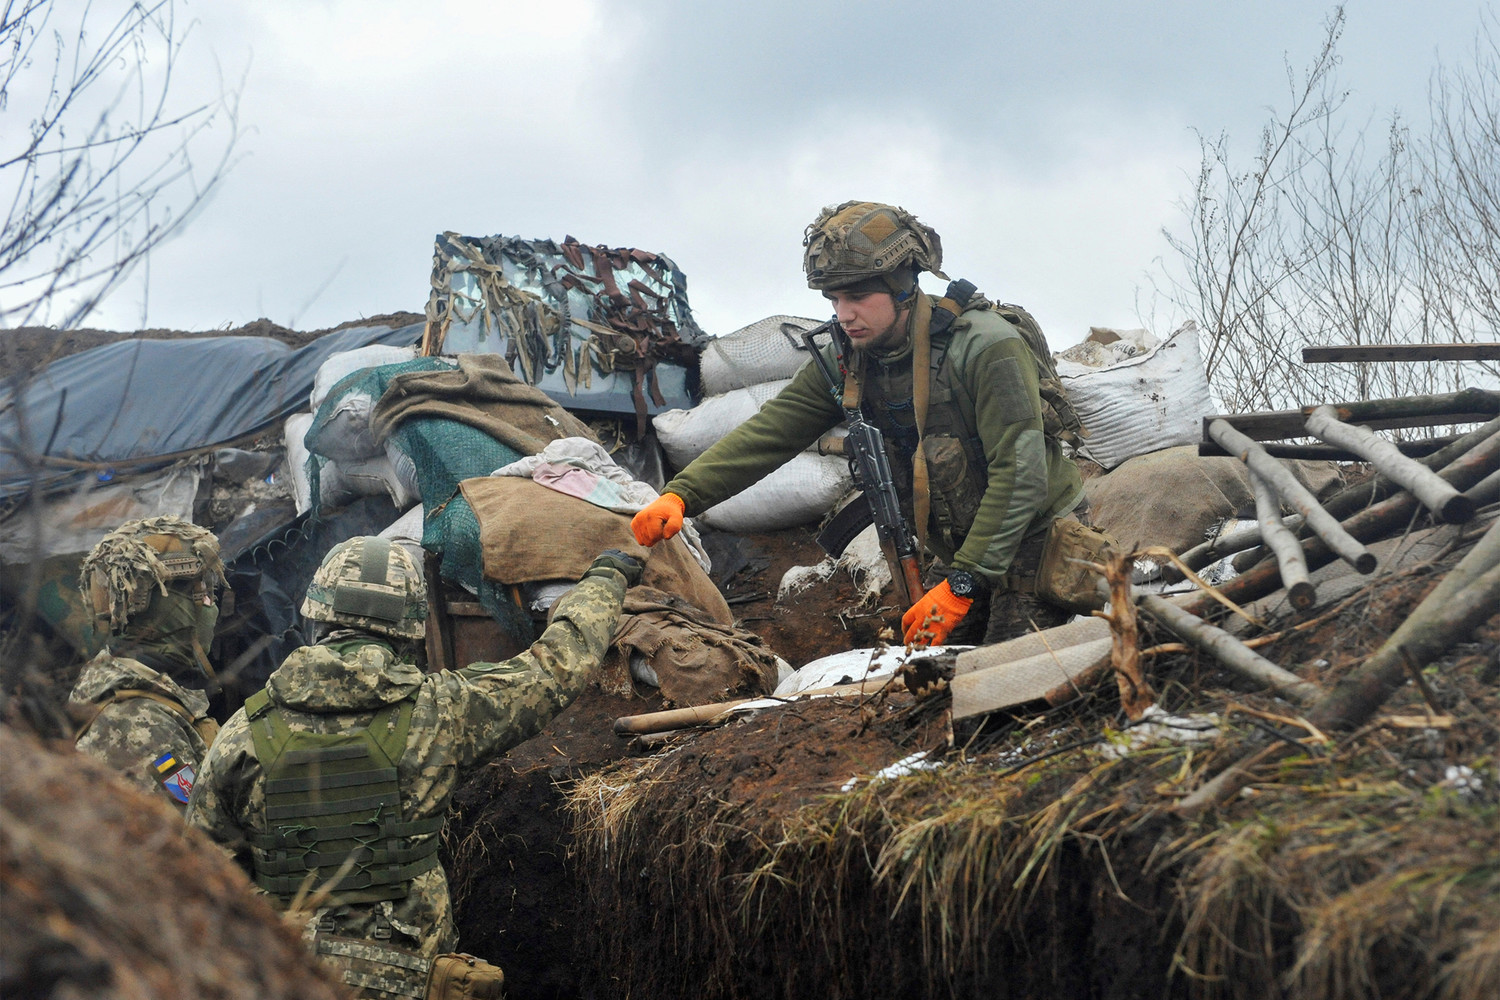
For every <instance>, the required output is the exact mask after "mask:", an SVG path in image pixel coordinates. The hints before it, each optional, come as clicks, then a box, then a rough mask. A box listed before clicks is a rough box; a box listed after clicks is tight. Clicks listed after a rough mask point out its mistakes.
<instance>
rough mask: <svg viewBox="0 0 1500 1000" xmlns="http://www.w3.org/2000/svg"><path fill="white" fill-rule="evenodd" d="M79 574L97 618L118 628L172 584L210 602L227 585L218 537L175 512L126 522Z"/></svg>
mask: <svg viewBox="0 0 1500 1000" xmlns="http://www.w3.org/2000/svg"><path fill="white" fill-rule="evenodd" d="M78 579H79V583H80V584H81V585H82V589H83V590H84V591H85V593H86V594H87V595H88V600H89V605H90V606H91V607H92V608H93V611H94V615H95V617H97V618H99V619H101V620H102V619H106V618H107V619H108V625H109V630H110V631H111V632H119V631H121V630H123V629H124V628H125V626H126V625H127V624H128V623H129V621H130V619H131V617H132V616H136V615H140V614H141V613H142V612H144V611H145V610H146V609H147V608H148V607H150V605H151V598H152V595H153V594H155V593H158V592H159V593H161V594H163V595H165V594H166V593H167V592H168V588H169V587H170V588H175V589H178V590H181V591H184V592H185V593H188V594H189V595H190V596H192V597H194V598H199V599H204V600H205V601H211V599H212V596H213V591H214V590H215V589H216V588H218V587H221V586H223V585H224V583H225V580H224V563H223V561H222V560H221V559H220V558H219V540H218V538H216V537H215V536H214V533H213V532H211V531H209V530H208V529H207V528H201V527H199V526H198V525H196V524H194V523H192V522H191V521H186V520H184V519H182V518H180V517H176V516H174V515H170V514H168V515H164V516H162V517H148V518H144V519H142V520H138V521H126V522H125V523H124V524H122V525H120V526H119V527H118V528H116V529H115V530H114V531H111V532H110V533H109V534H107V535H105V536H104V538H102V539H101V540H100V541H99V544H97V545H95V546H94V548H93V550H92V551H90V552H89V554H88V555H87V556H85V557H84V560H83V562H82V564H80V566H79V568H78Z"/></svg>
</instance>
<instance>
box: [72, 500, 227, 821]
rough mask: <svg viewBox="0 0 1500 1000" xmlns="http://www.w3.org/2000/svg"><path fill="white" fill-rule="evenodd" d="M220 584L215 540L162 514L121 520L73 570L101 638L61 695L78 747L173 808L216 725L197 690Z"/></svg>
mask: <svg viewBox="0 0 1500 1000" xmlns="http://www.w3.org/2000/svg"><path fill="white" fill-rule="evenodd" d="M223 583H224V564H223V562H222V561H221V560H220V558H219V540H218V539H217V538H215V537H214V535H213V533H212V532H210V531H208V530H207V529H206V528H200V527H199V526H197V525H195V524H193V523H192V522H190V521H185V520H183V519H182V518H179V517H175V516H170V515H169V516H164V517H152V518H145V519H143V520H136V521H127V522H125V523H124V524H122V525H120V527H118V528H116V529H115V530H114V531H112V532H110V533H109V534H108V535H106V536H104V538H103V539H101V540H100V541H99V544H97V545H95V546H94V548H93V550H92V551H90V552H89V554H88V555H87V556H86V557H85V558H84V560H83V562H82V563H81V564H80V566H79V584H80V589H81V590H82V591H83V593H84V594H85V595H86V597H87V599H88V601H89V604H90V606H91V608H92V610H93V612H94V615H95V617H96V620H97V622H98V624H99V625H100V626H101V627H102V628H103V629H105V630H106V631H107V632H108V633H109V635H110V638H109V645H108V646H107V647H106V648H105V649H104V650H102V651H101V652H100V653H99V654H98V655H97V656H95V657H94V659H92V660H91V661H89V662H88V663H87V664H86V665H85V666H84V668H83V672H82V673H81V674H80V676H79V678H78V682H77V684H76V685H75V686H74V688H73V691H72V693H71V694H70V695H69V698H68V711H69V714H70V715H72V716H73V718H74V719H76V720H77V721H78V722H79V723H80V725H81V730H80V732H79V734H78V737H77V746H78V749H79V750H80V751H82V752H83V753H86V754H88V755H89V756H91V757H95V758H97V759H98V760H100V761H103V762H104V763H105V764H108V765H109V766H110V767H113V768H115V769H116V770H117V771H119V772H120V773H122V774H123V775H124V776H125V777H126V779H127V780H129V781H130V782H131V783H133V784H135V785H137V786H138V787H140V788H143V789H145V790H147V791H151V792H153V793H154V794H157V795H166V796H167V797H168V798H169V799H170V800H171V801H172V803H173V804H174V805H176V806H177V807H178V808H179V809H182V808H185V807H186V806H187V802H188V798H189V795H190V793H191V792H192V789H193V782H194V780H195V778H196V775H197V773H198V771H199V769H200V767H201V765H202V761H203V758H204V756H205V755H206V753H207V751H208V745H209V744H210V743H212V742H213V738H214V733H215V732H216V731H217V729H218V726H217V724H216V723H215V722H214V720H213V719H211V718H209V716H208V696H207V695H206V694H205V693H204V692H203V691H201V690H198V688H200V687H202V686H203V685H205V684H207V683H208V682H209V679H210V678H212V677H213V668H212V667H211V666H210V664H209V662H208V656H207V652H206V651H207V649H208V647H209V646H210V645H211V644H212V642H213V634H214V625H215V623H216V622H217V620H218V613H219V612H218V607H217V605H216V604H215V602H214V592H215V590H216V589H217V588H218V587H219V586H221V585H222V584H223Z"/></svg>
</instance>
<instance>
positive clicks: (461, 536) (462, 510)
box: [306, 358, 536, 645]
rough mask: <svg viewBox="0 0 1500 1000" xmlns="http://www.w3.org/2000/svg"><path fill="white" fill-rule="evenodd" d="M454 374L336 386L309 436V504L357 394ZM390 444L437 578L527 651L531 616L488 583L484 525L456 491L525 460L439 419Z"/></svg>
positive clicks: (419, 368)
mask: <svg viewBox="0 0 1500 1000" xmlns="http://www.w3.org/2000/svg"><path fill="white" fill-rule="evenodd" d="M452 367H453V362H452V361H450V360H446V359H443V358H417V359H416V360H414V361H405V362H401V363H400V364H394V365H382V366H381V367H378V368H366V369H363V370H361V371H358V372H356V373H354V374H353V375H350V376H348V377H347V378H345V379H343V380H342V381H340V382H339V383H338V384H337V385H335V386H334V387H333V389H332V390H331V391H330V392H329V394H328V397H327V399H325V400H324V401H323V405H322V406H320V407H319V408H318V412H317V414H316V416H315V417H314V419H313V423H312V426H311V427H310V428H308V431H307V439H306V440H307V446H308V451H309V456H308V467H307V472H308V480H309V482H310V483H311V492H312V496H313V497H315V498H316V497H317V496H318V493H319V475H320V471H321V469H322V468H323V466H324V465H326V464H327V462H328V459H327V458H325V457H324V456H323V455H320V454H318V451H319V447H320V442H321V438H322V436H323V435H324V434H326V433H327V432H328V428H329V425H330V424H331V422H332V420H333V418H334V415H335V413H336V412H337V409H338V404H339V402H340V401H341V400H343V399H344V398H345V397H347V396H349V395H351V394H353V393H363V394H366V395H368V396H369V397H370V398H371V399H372V400H379V399H380V398H381V397H382V396H383V395H385V390H386V389H387V388H388V387H389V386H390V384H391V382H392V380H394V379H395V378H396V377H397V376H400V375H404V374H406V373H408V372H435V371H446V370H449V369H451V368H452ZM391 441H392V442H393V443H394V444H395V446H396V447H397V448H398V449H399V450H400V451H401V453H402V454H404V455H406V457H407V458H409V459H411V460H412V462H413V463H414V465H415V466H416V475H417V485H418V487H419V489H420V492H421V495H422V504H423V507H424V508H425V509H426V511H427V512H428V513H427V519H426V524H425V526H424V528H423V534H422V547H423V548H425V549H426V550H427V551H428V552H432V553H434V554H435V555H437V556H438V557H439V560H440V561H439V564H438V572H439V575H440V576H441V577H442V578H443V579H444V580H449V581H452V582H454V583H457V584H459V585H461V586H463V587H465V588H466V589H468V590H470V591H472V592H474V593H476V594H477V595H478V596H479V603H480V604H481V605H482V606H483V607H484V609H485V611H487V612H489V614H490V616H491V617H493V618H494V619H495V621H497V622H498V623H499V624H500V626H501V627H502V628H504V629H505V630H506V631H507V632H508V633H509V634H510V635H511V636H513V637H514V638H515V639H516V640H517V641H518V642H520V643H522V644H523V645H524V644H527V643H530V642H531V641H532V640H533V639H534V638H535V637H536V636H535V629H534V628H533V626H532V622H531V618H530V616H529V615H527V614H526V613H525V611H524V610H523V609H522V608H521V607H520V606H519V605H517V604H516V602H515V600H514V599H513V598H511V596H510V595H509V594H508V593H506V591H505V589H504V588H502V587H500V586H499V585H497V584H495V583H493V582H491V581H489V580H486V579H484V575H483V572H482V570H481V567H482V565H483V559H482V558H481V547H480V543H479V522H478V521H477V520H475V518H474V512H473V510H471V509H470V508H469V504H468V501H466V500H465V499H464V498H463V495H462V494H461V493H459V490H458V484H459V483H460V482H462V481H463V480H465V479H469V478H471V477H473V476H487V475H489V474H490V473H491V472H493V471H494V470H495V469H498V468H500V466H502V465H509V464H510V463H511V462H514V461H516V460H517V459H519V458H521V454H520V452H518V451H516V450H515V449H514V448H510V447H507V446H506V445H503V444H501V443H500V442H498V441H496V440H495V439H494V438H492V437H490V436H489V435H488V434H486V433H485V432H484V431H482V430H479V429H478V428H477V427H472V426H469V425H468V424H464V423H460V422H458V421H456V420H441V419H436V418H416V419H411V420H406V421H403V422H402V423H401V424H400V425H399V426H397V427H396V429H395V430H394V431H392V432H391Z"/></svg>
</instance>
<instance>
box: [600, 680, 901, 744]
mask: <svg viewBox="0 0 1500 1000" xmlns="http://www.w3.org/2000/svg"><path fill="white" fill-rule="evenodd" d="M888 687H890V688H894V689H895V690H899V691H905V690H906V684H905V683H904V682H903V681H901V680H900V678H899V676H898V675H894V674H892V675H886V676H881V677H877V678H874V679H872V680H868V681H854V682H853V683H850V684H835V685H833V686H831V687H821V688H812V689H810V690H807V691H797V692H795V693H794V694H790V695H787V696H786V698H784V699H782V700H783V701H786V702H792V701H796V700H798V699H801V698H814V697H830V698H848V697H851V696H857V695H870V696H874V695H877V694H879V693H880V692H882V691H884V690H885V689H886V688H888ZM767 697H768V696H767V695H760V696H758V697H755V698H736V699H734V700H733V701H718V702H713V703H712V704H708V705H690V706H688V707H687V708H671V709H667V710H666V711H664V712H645V713H642V714H641V715H625V716H621V717H620V718H618V719H616V720H615V723H614V730H615V732H616V733H617V734H619V735H621V736H640V735H643V734H646V733H662V732H667V731H668V730H672V729H686V728H688V727H689V726H698V725H702V724H703V723H705V722H712V721H713V720H714V719H717V718H718V717H719V716H721V715H723V714H724V713H725V712H727V711H729V710H730V709H732V708H739V707H740V706H741V705H748V704H749V703H750V702H752V701H765V700H766V699H767Z"/></svg>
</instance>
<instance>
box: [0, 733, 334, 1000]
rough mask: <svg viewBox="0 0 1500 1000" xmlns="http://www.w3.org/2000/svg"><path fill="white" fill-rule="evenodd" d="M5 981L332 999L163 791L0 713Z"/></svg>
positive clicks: (59, 990) (27, 985)
mask: <svg viewBox="0 0 1500 1000" xmlns="http://www.w3.org/2000/svg"><path fill="white" fill-rule="evenodd" d="M0 759H3V760H4V761H5V771H4V775H5V777H4V783H5V787H4V797H3V801H0V926H3V927H4V928H5V931H4V933H3V934H0V995H3V996H6V997H49V996H51V997H68V998H72V1000H84V998H92V997H97V998H100V1000H103V998H110V1000H174V998H182V1000H189V998H194V1000H196V998H200V997H216V998H222V1000H238V998H242V1000H281V998H288V1000H290V998H298V1000H324V998H326V1000H336V998H338V997H342V996H344V995H345V994H344V993H343V991H342V990H341V988H340V987H338V986H336V985H335V984H334V982H333V981H332V979H331V978H329V976H328V974H327V973H325V972H324V971H323V970H322V969H321V968H320V967H319V966H317V965H316V963H315V960H314V959H313V957H312V956H311V955H310V954H309V953H308V952H307V951H306V949H305V947H304V946H303V944H302V942H301V940H300V938H299V937H298V936H297V934H296V933H295V932H294V931H293V930H292V929H291V928H289V927H288V926H286V925H285V924H283V923H282V921H281V918H280V917H279V916H278V915H277V914H276V913H275V912H274V911H273V910H272V909H271V908H270V906H268V905H267V904H266V903H265V902H264V901H263V900H261V899H259V898H257V897H256V896H255V894H254V892H253V890H252V888H251V885H250V883H249V881H248V880H247V879H246V878H245V876H244V873H242V872H241V871H240V870H239V869H238V868H237V867H235V865H234V864H233V863H232V862H230V861H229V860H228V859H227V858H226V857H225V856H224V855H223V854H222V853H220V852H219V850H218V849H217V848H215V847H213V846H212V845H210V844H209V843H208V841H207V840H205V839H204V838H203V837H201V836H200V835H198V834H196V833H194V832H191V831H187V830H185V829H184V828H183V825H182V820H181V819H180V818H179V817H178V815H177V814H176V813H175V812H174V811H173V810H172V808H171V807H170V806H168V805H167V804H166V800H165V798H163V797H161V796H156V797H148V796H145V795H142V794H140V793H138V792H136V791H134V790H133V789H130V788H128V787H127V786H126V785H125V784H124V783H123V782H121V781H120V780H119V778H118V777H116V776H115V775H114V774H113V773H111V772H110V771H109V770H107V769H106V768H104V767H103V766H101V765H99V764H96V763H94V762H92V761H90V760H88V759H87V758H85V757H83V756H81V755H79V754H76V753H73V752H71V751H63V752H55V751H52V750H48V749H45V748H43V747H42V746H41V745H40V744H38V743H36V742H35V741H34V740H32V739H30V738H29V737H26V736H24V735H22V734H20V733H18V732H17V731H15V730H13V729H11V728H10V727H8V726H0Z"/></svg>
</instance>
